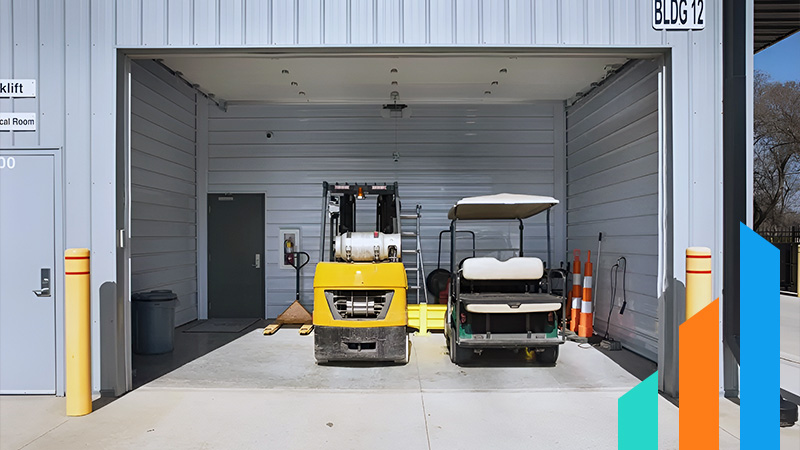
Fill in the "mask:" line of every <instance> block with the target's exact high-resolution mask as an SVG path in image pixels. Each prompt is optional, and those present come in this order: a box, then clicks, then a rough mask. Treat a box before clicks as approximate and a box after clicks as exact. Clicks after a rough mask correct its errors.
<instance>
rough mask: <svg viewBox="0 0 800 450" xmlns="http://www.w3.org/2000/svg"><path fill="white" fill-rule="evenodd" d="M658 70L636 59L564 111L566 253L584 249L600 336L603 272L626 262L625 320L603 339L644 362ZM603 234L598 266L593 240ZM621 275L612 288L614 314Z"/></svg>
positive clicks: (652, 286)
mask: <svg viewBox="0 0 800 450" xmlns="http://www.w3.org/2000/svg"><path fill="white" fill-rule="evenodd" d="M657 74H658V67H657V66H656V65H655V64H654V63H652V62H649V61H637V62H634V63H632V64H630V65H629V66H628V67H626V68H624V69H623V70H622V71H621V72H619V73H618V74H616V75H614V76H613V77H612V78H609V80H608V81H607V82H606V84H604V85H602V86H601V87H600V88H598V89H597V90H596V91H595V92H593V93H591V94H590V95H589V96H588V97H587V98H585V99H583V100H582V101H580V102H578V103H577V104H575V105H574V106H572V107H570V108H568V109H567V202H568V203H567V247H568V249H569V250H570V253H571V252H572V250H574V249H580V250H581V251H582V258H581V262H582V263H583V264H585V263H586V251H587V250H591V251H592V253H593V255H592V263H593V264H594V280H595V287H596V289H595V291H594V313H595V330H596V332H597V333H599V334H604V333H605V332H606V329H607V328H608V327H607V324H606V321H607V320H608V311H609V308H610V306H611V273H610V270H611V266H613V265H614V264H615V262H616V261H617V258H619V257H620V256H624V257H626V258H627V263H628V267H627V274H626V295H627V301H628V306H627V308H626V310H625V314H623V315H620V314H617V312H618V310H617V309H615V310H614V313H612V315H611V324H610V328H608V331H609V334H610V335H611V337H613V338H614V339H617V340H620V341H621V342H622V343H623V345H625V346H626V347H627V348H630V349H631V350H634V351H636V352H637V353H640V354H642V355H644V356H646V357H648V358H650V359H652V360H656V359H657V355H658V343H657V339H658V313H657V311H658V297H659V293H658V290H657V283H656V280H657V277H658V271H659V263H658V256H659V248H658V247H659V242H658V229H659V212H658V192H659V190H658V167H659V153H658V120H657V109H658V96H657V92H658V80H657ZM599 232H603V244H602V253H601V255H600V256H601V258H602V259H601V260H600V262H599V263H598V262H597V254H596V250H597V236H598V233H599ZM621 293H622V273H621V272H620V276H619V287H618V289H617V295H616V297H615V298H616V299H617V303H616V307H617V308H618V307H619V306H620V305H619V301H620V300H619V299H620V298H621Z"/></svg>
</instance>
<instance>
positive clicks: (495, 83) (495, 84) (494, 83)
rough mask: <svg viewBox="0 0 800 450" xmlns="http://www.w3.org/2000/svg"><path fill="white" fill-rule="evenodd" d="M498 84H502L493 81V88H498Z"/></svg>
mask: <svg viewBox="0 0 800 450" xmlns="http://www.w3.org/2000/svg"><path fill="white" fill-rule="evenodd" d="M498 84H500V83H499V82H497V81H492V86H497V85H498Z"/></svg>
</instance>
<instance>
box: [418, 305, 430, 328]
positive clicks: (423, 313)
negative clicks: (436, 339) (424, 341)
mask: <svg viewBox="0 0 800 450" xmlns="http://www.w3.org/2000/svg"><path fill="white" fill-rule="evenodd" d="M429 334H430V333H429V332H428V304H427V303H420V304H419V332H418V333H417V335H419V336H427V335H429Z"/></svg>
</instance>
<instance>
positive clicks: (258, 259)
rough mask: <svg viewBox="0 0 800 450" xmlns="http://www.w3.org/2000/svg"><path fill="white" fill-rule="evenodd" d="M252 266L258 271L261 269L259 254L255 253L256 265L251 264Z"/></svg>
mask: <svg viewBox="0 0 800 450" xmlns="http://www.w3.org/2000/svg"><path fill="white" fill-rule="evenodd" d="M252 266H253V267H255V268H256V269H260V268H261V254H260V253H256V263H255V264H252Z"/></svg>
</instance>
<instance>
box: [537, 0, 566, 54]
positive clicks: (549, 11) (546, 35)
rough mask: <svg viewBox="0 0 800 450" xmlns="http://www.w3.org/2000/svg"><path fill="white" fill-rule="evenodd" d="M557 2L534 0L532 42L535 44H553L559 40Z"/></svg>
mask: <svg viewBox="0 0 800 450" xmlns="http://www.w3.org/2000/svg"><path fill="white" fill-rule="evenodd" d="M558 7H559V4H558V3H557V2H554V1H551V0H534V10H533V32H534V37H533V43H534V44H536V45H554V44H558V43H559V41H560V40H561V30H560V28H559V23H560V21H559V18H558Z"/></svg>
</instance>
